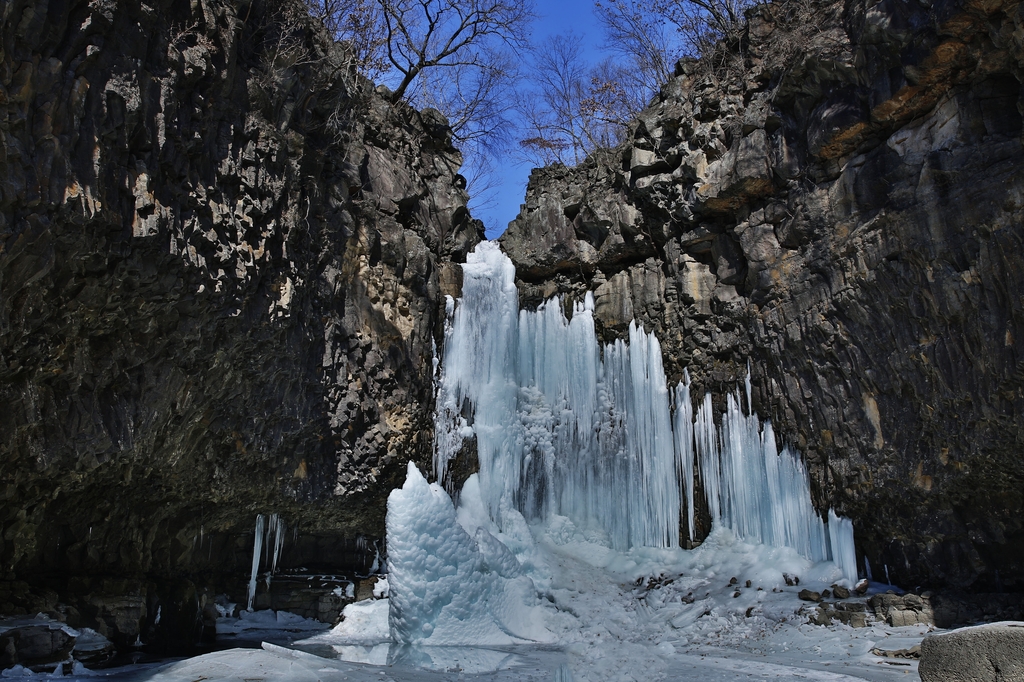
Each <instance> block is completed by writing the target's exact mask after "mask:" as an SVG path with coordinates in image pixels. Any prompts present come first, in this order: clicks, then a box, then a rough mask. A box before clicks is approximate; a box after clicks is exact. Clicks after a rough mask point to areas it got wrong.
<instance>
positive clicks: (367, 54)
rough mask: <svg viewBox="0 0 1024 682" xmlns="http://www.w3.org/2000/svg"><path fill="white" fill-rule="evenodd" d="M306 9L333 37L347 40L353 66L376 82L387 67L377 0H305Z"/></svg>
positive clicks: (385, 40) (385, 35) (380, 15)
mask: <svg viewBox="0 0 1024 682" xmlns="http://www.w3.org/2000/svg"><path fill="white" fill-rule="evenodd" d="M305 2H306V8H307V9H308V10H309V13H310V14H311V15H312V16H313V17H314V18H316V19H319V20H320V21H321V22H323V24H324V27H326V28H327V30H328V31H329V32H330V34H331V35H332V36H334V38H335V39H336V40H340V41H343V42H345V43H348V45H349V46H350V48H351V50H352V60H353V62H354V65H355V66H356V68H357V69H358V70H359V71H360V72H361V73H362V74H363V75H364V76H366V77H367V78H369V79H370V80H373V81H376V80H378V79H379V78H380V77H381V76H383V75H384V74H385V73H386V72H387V70H388V68H389V63H388V59H387V52H386V46H387V33H386V32H385V30H384V15H383V12H382V11H381V6H380V4H379V3H378V2H377V0H305Z"/></svg>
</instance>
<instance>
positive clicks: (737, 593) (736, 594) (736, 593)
mask: <svg viewBox="0 0 1024 682" xmlns="http://www.w3.org/2000/svg"><path fill="white" fill-rule="evenodd" d="M738 596H740V591H739V590H736V591H735V592H733V593H732V598H733V599H735V598H736V597H738Z"/></svg>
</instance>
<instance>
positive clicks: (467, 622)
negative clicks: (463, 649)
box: [387, 462, 552, 645]
mask: <svg viewBox="0 0 1024 682" xmlns="http://www.w3.org/2000/svg"><path fill="white" fill-rule="evenodd" d="M387 538H388V583H389V585H390V592H391V597H390V599H389V602H390V614H389V619H388V620H389V625H390V629H391V636H392V638H393V640H394V641H395V642H398V643H403V644H406V643H408V644H412V643H418V644H431V645H468V644H473V645H503V644H515V643H521V642H527V641H533V642H536V641H551V640H552V636H551V635H550V633H549V632H548V631H547V630H546V629H545V628H544V626H543V622H542V618H543V613H542V612H541V610H540V608H539V607H538V605H537V597H536V590H535V588H534V585H533V581H532V580H530V578H528V577H526V576H523V575H519V573H520V570H519V565H518V561H517V560H516V558H515V556H514V554H512V552H511V551H510V550H509V549H508V548H507V547H505V546H504V545H502V543H501V541H500V540H498V539H497V538H496V537H494V536H493V535H492V534H491V533H490V532H489V531H487V530H486V529H485V528H480V529H479V530H478V531H477V538H478V539H479V541H480V542H481V543H482V544H483V551H481V546H480V544H478V541H477V540H474V538H473V537H472V536H470V535H469V533H467V532H466V530H465V529H464V528H463V527H462V525H460V524H459V523H458V521H457V519H456V511H455V507H454V505H453V504H452V500H451V498H450V497H449V496H448V494H447V493H446V492H445V491H444V490H443V489H442V488H441V486H439V485H438V484H436V483H427V480H426V479H425V478H424V477H423V475H422V474H421V473H420V472H419V469H417V468H416V466H415V465H414V464H413V463H411V462H410V463H409V469H408V474H407V476H406V480H405V485H403V486H402V487H401V488H400V489H396V490H394V491H392V492H391V495H390V496H389V497H388V512H387Z"/></svg>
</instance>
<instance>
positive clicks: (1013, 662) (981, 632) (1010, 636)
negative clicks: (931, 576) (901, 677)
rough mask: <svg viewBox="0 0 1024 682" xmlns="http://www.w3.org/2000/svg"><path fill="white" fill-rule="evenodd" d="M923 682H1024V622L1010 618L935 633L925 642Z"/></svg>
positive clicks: (922, 651)
mask: <svg viewBox="0 0 1024 682" xmlns="http://www.w3.org/2000/svg"><path fill="white" fill-rule="evenodd" d="M919 672H920V674H921V680H922V682H1021V681H1022V680H1024V623H1022V622H1018V621H1007V622H1002V623H991V624H988V625H978V626H975V627H968V628H962V629H960V630H952V631H950V632H943V633H937V634H931V635H928V636H927V637H925V638H924V641H923V642H921V666H920V668H919Z"/></svg>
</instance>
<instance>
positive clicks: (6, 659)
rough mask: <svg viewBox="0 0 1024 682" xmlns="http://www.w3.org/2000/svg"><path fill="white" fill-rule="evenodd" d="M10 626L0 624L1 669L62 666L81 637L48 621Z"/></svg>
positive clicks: (65, 627)
mask: <svg viewBox="0 0 1024 682" xmlns="http://www.w3.org/2000/svg"><path fill="white" fill-rule="evenodd" d="M9 623H10V624H3V623H0V669H2V668H11V667H13V666H15V665H22V666H25V667H27V668H31V667H35V666H45V665H48V664H56V663H60V662H61V661H66V660H67V659H68V656H70V654H71V651H72V649H74V647H75V639H76V637H77V636H78V633H77V632H76V631H75V630H72V629H71V628H69V627H68V626H66V625H65V624H64V623H61V622H58V621H50V620H45V619H20V620H18V621H13V622H10V621H9Z"/></svg>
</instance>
